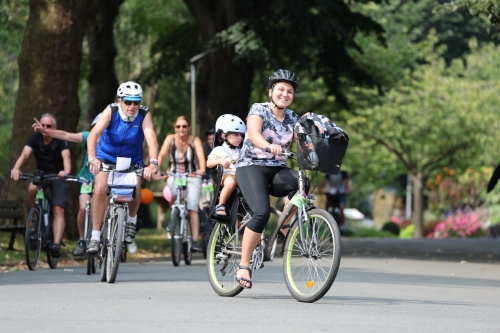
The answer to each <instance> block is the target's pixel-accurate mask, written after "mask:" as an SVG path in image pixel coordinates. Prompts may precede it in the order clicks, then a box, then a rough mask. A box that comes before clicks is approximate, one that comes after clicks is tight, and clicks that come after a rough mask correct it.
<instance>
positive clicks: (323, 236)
mask: <svg viewBox="0 0 500 333" xmlns="http://www.w3.org/2000/svg"><path fill="white" fill-rule="evenodd" d="M307 216H308V221H305V222H304V243H305V244H303V245H304V246H302V243H301V240H300V233H299V225H298V223H295V224H294V225H293V226H292V228H291V229H290V231H289V232H290V235H288V237H287V240H286V243H285V248H284V253H283V271H284V274H285V282H286V286H287V288H288V290H289V291H290V294H292V296H293V297H295V299H297V300H298V301H300V302H308V303H312V302H315V301H317V300H318V299H320V298H321V297H323V296H324V295H325V294H326V293H327V292H328V290H330V287H331V286H332V284H333V281H334V280H335V277H336V276H337V272H338V270H339V266H340V232H339V229H338V226H337V223H336V222H335V220H334V219H333V217H332V216H331V215H330V214H329V213H328V212H326V211H325V210H323V209H312V210H310V211H308V212H307Z"/></svg>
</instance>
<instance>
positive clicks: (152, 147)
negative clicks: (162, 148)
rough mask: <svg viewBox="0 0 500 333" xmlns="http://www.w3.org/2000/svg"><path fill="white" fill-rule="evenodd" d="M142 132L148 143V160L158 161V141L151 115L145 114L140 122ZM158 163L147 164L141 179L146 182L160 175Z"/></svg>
mask: <svg viewBox="0 0 500 333" xmlns="http://www.w3.org/2000/svg"><path fill="white" fill-rule="evenodd" d="M142 130H143V131H144V137H145V138H146V142H147V143H148V148H149V158H150V160H152V159H155V160H157V161H158V141H157V140H156V133H155V131H154V128H153V120H152V119H151V113H149V112H148V113H147V114H146V117H145V118H144V120H143V121H142ZM159 163H160V162H158V164H153V163H149V166H148V167H147V168H144V174H143V177H144V179H146V180H150V179H151V178H154V179H155V178H158V177H159V176H160V173H159V172H158V171H159V169H160V165H159Z"/></svg>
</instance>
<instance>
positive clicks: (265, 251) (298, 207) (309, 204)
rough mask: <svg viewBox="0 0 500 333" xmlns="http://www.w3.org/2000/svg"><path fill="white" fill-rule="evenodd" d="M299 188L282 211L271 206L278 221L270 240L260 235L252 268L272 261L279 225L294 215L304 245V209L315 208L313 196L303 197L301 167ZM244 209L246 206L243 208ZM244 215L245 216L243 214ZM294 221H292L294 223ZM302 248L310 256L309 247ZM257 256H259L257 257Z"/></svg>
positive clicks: (235, 234)
mask: <svg viewBox="0 0 500 333" xmlns="http://www.w3.org/2000/svg"><path fill="white" fill-rule="evenodd" d="M298 171H299V178H298V182H299V189H298V190H297V192H296V193H295V195H294V197H293V199H292V200H290V202H289V203H288V205H287V206H286V207H285V209H284V210H283V212H280V211H279V210H277V209H275V208H273V207H271V212H272V213H274V214H275V215H277V216H278V222H277V223H276V225H275V227H274V228H273V230H272V231H271V235H270V236H269V239H270V240H272V241H271V242H268V241H267V240H266V239H265V237H264V233H262V235H261V241H260V246H261V248H260V249H259V245H257V248H256V250H254V252H253V254H252V260H251V266H252V270H257V269H259V268H260V267H262V262H265V261H272V260H273V258H274V253H275V250H276V243H277V240H278V232H280V228H281V226H282V225H283V224H284V223H285V221H290V220H291V219H292V218H293V217H294V216H297V219H296V221H297V223H299V233H300V241H301V243H302V245H304V243H305V242H304V222H305V219H306V218H307V214H306V211H307V210H310V209H313V208H315V206H314V204H313V202H314V198H313V197H311V196H309V197H307V198H306V197H304V194H305V180H306V178H305V175H304V172H303V170H302V168H299V170H298ZM239 200H240V202H239V205H241V206H243V207H245V205H243V202H244V198H242V197H240V198H239ZM245 211H246V208H245ZM247 216H250V213H249V212H248V211H247ZM245 217H246V216H245ZM296 221H293V222H292V224H293V223H296ZM247 224H248V220H247V221H245V222H244V223H242V224H241V226H240V227H239V228H238V232H235V233H234V234H233V236H231V237H230V238H229V240H228V241H227V243H230V242H231V241H232V240H233V239H234V238H237V237H239V234H240V232H242V231H243V229H244V228H245V227H246V225H247ZM237 243H238V244H239V243H240V242H239V239H237ZM302 248H303V249H304V250H305V251H306V252H304V253H302V255H303V256H305V257H309V256H310V253H309V252H310V251H309V250H310V249H307V248H306V247H305V246H302ZM222 252H223V253H227V254H235V255H241V251H233V250H228V249H223V250H222ZM257 256H260V258H259V257H257Z"/></svg>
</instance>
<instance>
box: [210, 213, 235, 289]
mask: <svg viewBox="0 0 500 333" xmlns="http://www.w3.org/2000/svg"><path fill="white" fill-rule="evenodd" d="M235 230H236V233H238V234H237V235H236V236H235V237H233V238H232V236H233V235H234V233H235ZM242 237H243V233H242V232H241V233H240V232H238V230H237V228H235V227H230V226H228V225H225V224H222V223H217V224H216V225H215V226H214V228H213V229H212V233H211V234H210V238H209V241H208V251H207V257H208V258H207V273H208V280H209V281H210V285H211V286H212V289H213V290H214V291H215V292H216V293H217V294H218V295H220V296H226V297H233V296H236V295H238V294H239V293H241V292H242V291H243V287H242V286H241V285H240V284H239V283H238V281H237V280H236V276H235V275H234V272H235V271H236V269H237V268H238V265H239V263H240V258H241V255H240V254H234V253H228V252H227V251H228V250H229V251H237V252H241V240H242Z"/></svg>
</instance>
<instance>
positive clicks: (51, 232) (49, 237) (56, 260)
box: [45, 215, 59, 269]
mask: <svg viewBox="0 0 500 333" xmlns="http://www.w3.org/2000/svg"><path fill="white" fill-rule="evenodd" d="M45 239H46V240H47V247H46V248H45V252H46V253H47V263H48V264H49V267H50V268H52V269H55V268H57V264H58V263H59V257H57V258H56V257H54V256H52V253H51V252H50V245H51V244H52V242H53V241H54V215H50V221H49V234H48V235H46V237H45Z"/></svg>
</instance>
